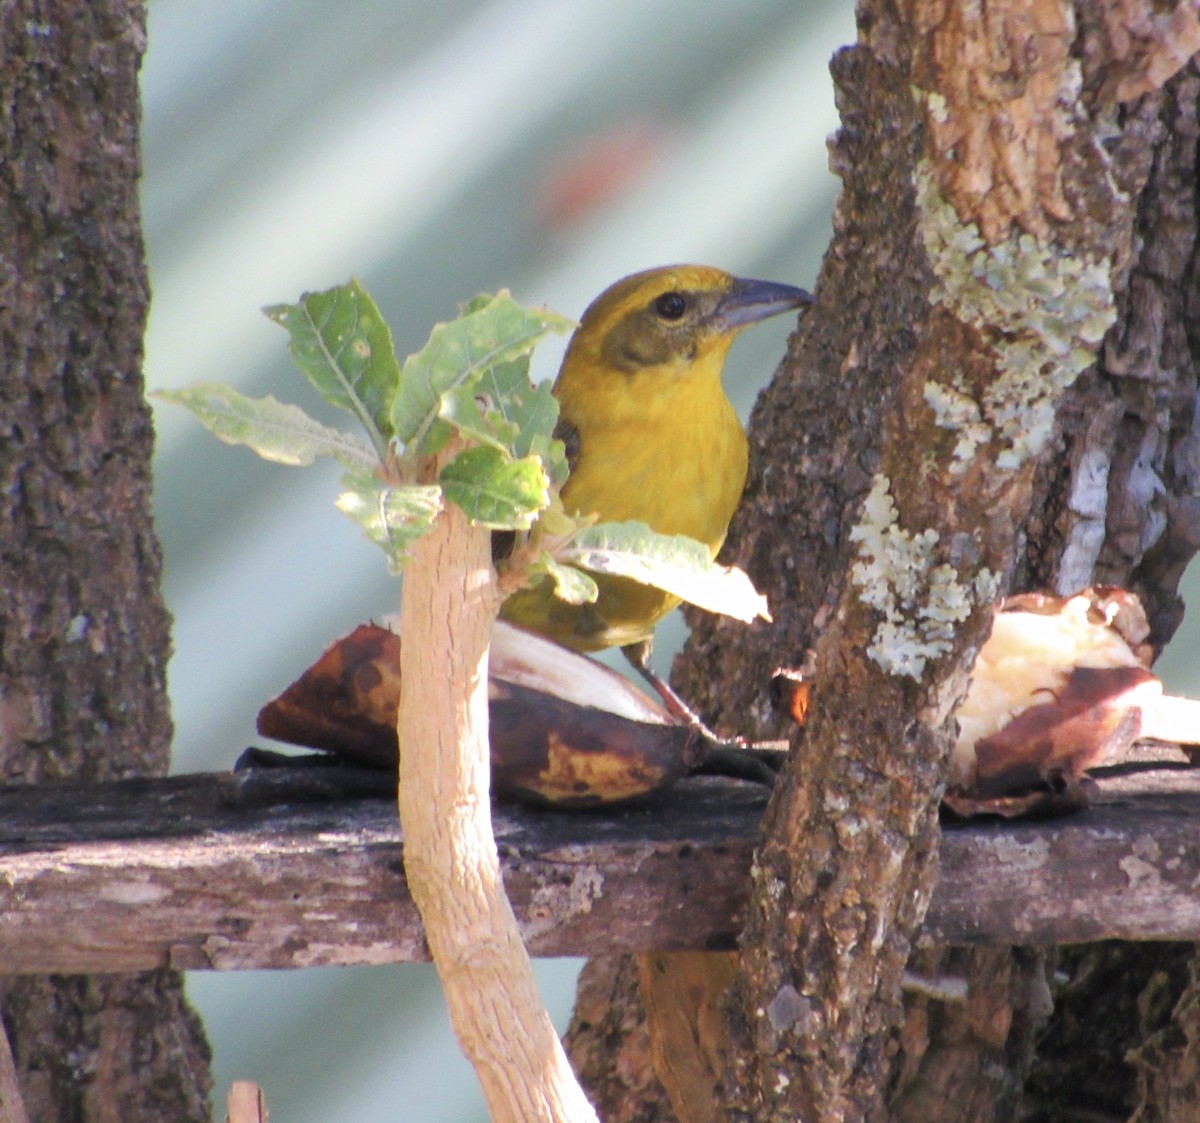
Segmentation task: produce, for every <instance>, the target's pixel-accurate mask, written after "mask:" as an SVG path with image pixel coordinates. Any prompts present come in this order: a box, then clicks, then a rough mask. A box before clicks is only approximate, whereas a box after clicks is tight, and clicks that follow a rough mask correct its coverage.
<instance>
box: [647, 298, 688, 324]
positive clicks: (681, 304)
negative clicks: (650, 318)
mask: <svg viewBox="0 0 1200 1123" xmlns="http://www.w3.org/2000/svg"><path fill="white" fill-rule="evenodd" d="M654 310H655V312H657V313H658V314H659V315H660V316H661V317H662V318H663V319H664V320H678V319H679V317H680V316H682V315H683V314H684V312H686V311H687V300H686V299H684V296H683V294H682V293H678V292H664V293H663V294H662V296H660V297H659V298H658V299H657V300H656V301H655V302H654Z"/></svg>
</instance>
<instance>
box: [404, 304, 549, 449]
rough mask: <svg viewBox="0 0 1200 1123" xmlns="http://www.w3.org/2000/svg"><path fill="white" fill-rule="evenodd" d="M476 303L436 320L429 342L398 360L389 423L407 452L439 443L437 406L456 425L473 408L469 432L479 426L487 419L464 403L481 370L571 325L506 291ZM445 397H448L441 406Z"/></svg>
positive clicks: (442, 433)
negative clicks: (475, 415)
mask: <svg viewBox="0 0 1200 1123" xmlns="http://www.w3.org/2000/svg"><path fill="white" fill-rule="evenodd" d="M477 305H478V298H476V299H475V300H474V301H472V302H471V304H470V305H469V307H472V308H474V310H473V311H470V312H468V313H467V315H465V316H463V317H461V318H460V319H457V320H451V321H450V322H449V323H445V324H438V325H437V326H436V327H435V328H434V329H433V332H432V333H431V334H430V336H429V342H428V343H426V344H425V346H424V347H423V348H422V349H421V350H420V351H418V352H417V353H416V354H415V355H410V356H409V357H408V358H407V359H406V360H405V362H404V367H403V370H402V371H401V375H400V387H399V390H398V391H397V393H396V396H395V400H394V402H393V404H392V410H391V427H392V431H393V432H394V433H395V436H396V439H397V440H398V441H399V442H400V443H401V444H402V445H403V446H404V449H405V452H406V453H408V454H409V455H413V456H426V455H429V454H430V453H432V452H435V451H437V449H438V448H440V447H441V445H442V444H444V443H445V440H446V437H447V436H448V435H449V433H450V431H451V427H450V425H449V424H448V423H447V421H446V420H445V417H444V412H443V411H445V412H446V413H448V414H449V415H450V416H451V417H453V418H454V419H455V425H456V426H460V427H461V426H464V425H465V424H466V422H465V421H464V419H465V417H466V415H467V413H468V408H469V407H470V408H473V409H474V410H475V412H476V413H479V414H480V417H481V420H480V422H479V423H477V424H476V423H471V429H472V435H475V431H476V430H478V428H479V425H486V424H487V423H486V421H485V420H482V411H481V410H479V408H478V406H470V403H471V400H472V399H473V398H474V397H475V389H476V385H477V383H478V382H479V380H480V379H481V378H482V377H483V375H484V374H485V373H486V372H487V371H488V370H490V369H491V368H493V367H495V366H497V365H499V364H502V363H511V362H513V361H514V360H516V359H517V358H519V357H520V356H522V355H527V354H528V353H529V352H530V351H531V350H532V349H533V348H534V346H535V345H536V344H537V342H538V341H539V340H540V339H542V338H543V336H545V335H547V334H548V333H549V332H552V331H567V330H569V329H570V327H571V321H570V320H568V319H566V318H565V317H563V316H559V315H557V314H556V313H554V312H550V311H547V310H545V309H529V308H523V307H521V305H519V304H517V303H516V301H514V300H513V299H512V297H511V296H509V294H508V293H507V292H500V293H498V294H497V295H496V296H495V297H493V298H492V299H491V301H490V302H488V303H487V304H483V305H482V306H477ZM451 396H453V402H452V403H451V404H450V405H446V404H445V403H446V401H447V398H448V397H451ZM491 407H492V408H496V409H499V408H500V404H499V403H496V402H493V403H491ZM502 415H503V412H502Z"/></svg>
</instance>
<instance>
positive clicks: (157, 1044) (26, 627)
mask: <svg viewBox="0 0 1200 1123" xmlns="http://www.w3.org/2000/svg"><path fill="white" fill-rule="evenodd" d="M144 16H145V13H144V10H143V7H142V5H141V4H140V3H136V2H130V0H102V2H97V3H91V2H87V3H84V2H71V3H50V2H48V0H15V2H14V3H9V4H6V5H5V6H4V8H3V12H2V13H0V20H2V21H3V22H2V25H0V26H2V30H0V39H2V41H3V43H4V52H3V58H2V59H0V104H2V105H3V107H4V113H3V117H2V120H3V123H2V124H0V146H2V148H0V193H2V195H3V205H2V206H0V216H2V217H0V223H2V225H0V263H2V264H0V308H2V309H3V314H2V315H0V431H2V433H3V439H2V440H0V588H3V589H4V601H3V604H2V606H0V771H2V773H3V776H4V778H5V779H6V780H8V781H27V782H34V781H39V780H45V779H53V778H59V777H67V776H69V777H73V778H76V779H83V780H90V781H98V780H102V779H110V778H115V777H120V776H128V775H133V774H137V773H144V772H155V771H163V770H164V769H165V767H166V763H167V751H168V745H169V741H170V733H171V728H170V718H169V713H168V706H167V699H166V692H165V668H166V661H167V656H168V651H169V638H168V617H167V614H166V611H165V609H164V607H163V604H162V601H161V598H160V595H159V578H160V559H159V551H158V545H157V542H156V541H155V538H154V534H153V529H152V526H151V520H150V451H151V443H152V432H151V425H150V417H149V412H148V410H147V407H146V405H145V402H144V400H143V397H142V383H141V378H140V362H141V340H142V334H143V330H144V326H145V317H146V303H147V284H146V275H145V266H144V263H143V258H142V242H141V233H140V226H139V221H140V216H139V211H138V202H137V176H138V173H139V168H140V165H139V148H138V134H137V128H138V100H137V69H138V65H139V62H140V59H141V54H142V49H143V46H144V39H145V20H144ZM0 996H2V1009H3V1020H4V1025H5V1028H6V1029H7V1031H8V1034H9V1037H10V1040H11V1043H12V1051H13V1055H14V1060H15V1065H16V1070H17V1076H18V1079H19V1081H20V1084H21V1086H22V1089H23V1093H24V1097H25V1102H26V1107H27V1109H28V1112H29V1114H30V1116H31V1117H32V1118H35V1119H38V1120H46V1121H50V1120H64V1121H65V1120H79V1119H88V1120H102V1119H112V1120H117V1119H121V1120H125V1121H128V1120H137V1119H145V1120H152V1119H153V1120H159V1119H164V1118H170V1119H178V1120H187V1119H194V1120H197V1121H198V1120H206V1119H208V1117H209V1110H208V1102H207V1096H208V1076H207V1062H208V1048H207V1045H206V1043H205V1042H204V1039H203V1035H202V1032H201V1030H200V1028H199V1025H198V1022H197V1020H196V1018H195V1016H194V1015H193V1014H192V1013H191V1011H190V1010H189V1009H188V1008H187V1006H186V1003H185V1002H184V1000H183V996H182V990H181V980H180V977H179V976H178V975H177V974H175V973H174V972H168V971H162V972H151V973H148V974H146V975H142V976H136V977H135V976H117V977H90V978H89V977H66V978H62V977H48V978H21V979H9V980H5V981H4V982H3V984H2V985H0Z"/></svg>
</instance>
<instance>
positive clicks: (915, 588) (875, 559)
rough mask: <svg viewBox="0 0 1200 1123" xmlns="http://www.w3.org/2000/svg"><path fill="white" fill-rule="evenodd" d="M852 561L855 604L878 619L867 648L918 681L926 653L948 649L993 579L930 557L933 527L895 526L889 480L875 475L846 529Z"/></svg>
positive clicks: (892, 670)
mask: <svg viewBox="0 0 1200 1123" xmlns="http://www.w3.org/2000/svg"><path fill="white" fill-rule="evenodd" d="M850 539H851V541H852V542H857V543H858V561H856V562H855V563H854V565H853V566H852V567H851V570H850V576H851V580H852V581H853V583H854V585H855V587H856V588H857V589H858V591H859V597H860V598H861V600H862V602H863V603H864V604H865V605H867V606H868V607H870V608H873V609H874V610H875V611H876V612H878V613H879V614H880V615H881V616H882V617H883V619H882V620H880V622H879V624H878V625H877V627H876V628H875V631H874V634H873V635H872V637H871V644H870V646H868V648H867V654H868V655H869V656H870V657H871V659H873V660H874V661H875V662H876V663H877V664H879V666H881V667H882V668H883V669H884V670H885V671H887V672H888V674H893V675H901V676H906V677H908V678H913V679H918V678H920V677H921V675H922V674H923V673H924V671H925V667H926V665H927V664H928V662H929V661H930V660H931V659H934V658H937V657H938V656H940V655H945V654H946V653H947V652H949V651H950V648H951V645H952V643H953V640H954V628H955V625H957V624H959V623H961V622H962V621H963V620H965V619H966V618H967V617H968V616H969V615H970V613H971V610H972V608H973V607H974V606H975V605H976V604H977V603H979V601H980V600H982V599H986V600H989V601H990V600H992V599H993V598H994V597H995V595H996V590H997V588H998V586H999V579H998V577H997V576H996V575H995V574H993V573H991V571H989V570H987V569H984V570H981V571H980V573H979V575H978V576H977V577H976V578H975V579H974V580H968V581H964V580H963V579H962V578H961V577H960V575H959V572H958V570H957V569H956V568H955V567H954V566H953V565H950V564H949V563H947V562H939V561H938V560H937V545H938V535H937V532H936V531H934V530H931V529H926V530H922V531H919V532H916V533H914V532H912V531H908V530H905V529H903V528H902V527H901V526H900V524H899V519H898V514H897V511H896V504H895V502H894V501H893V499H892V496H891V483H890V481H889V480H888V478H887V477H886V476H884V475H882V474H877V475H876V476H875V480H874V482H873V483H872V485H871V490H870V492H869V493H868V495H867V499H866V502H865V503H864V505H863V514H862V518H861V519H860V520H859V523H858V526H856V527H855V528H854V529H853V530H852V531H851V532H850Z"/></svg>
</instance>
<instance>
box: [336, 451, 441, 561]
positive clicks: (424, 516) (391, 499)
mask: <svg viewBox="0 0 1200 1123" xmlns="http://www.w3.org/2000/svg"><path fill="white" fill-rule="evenodd" d="M342 487H343V488H344V489H345V490H344V491H343V492H342V494H341V495H339V496H338V497H337V501H336V502H337V508H338V510H339V511H341V512H342V513H343V514H344V515H347V516H349V517H350V518H352V519H353V520H354V521H355V522H356V523H358V524H359V526H361V527H362V528H363V530H365V531H366V534H367V537H368V538H369V539H370V540H371V541H372V542H374V543H375V545H377V546H381V547H382V548H383V550H384V552H385V553H386V554H387V556H388V568H390V569H391V571H392V572H393V573H396V572H399V570H400V569H401V568H402V567H403V565H404V563H405V561H406V560H407V558H408V551H409V549H410V548H411V547H412V545H413V543H414V542H416V541H417V539H419V538H420V537H421V536H422V535H424V534H425V533H426V532H428V530H429V529H430V527H432V526H433V520H434V519H435V518H437V515H438V512H439V511H440V510H441V509H442V489H441V488H440V487H438V486H437V485H436V484H426V485H420V484H406V485H400V486H392V485H389V484H385V483H382V482H381V481H380V480H379V479H378V477H376V476H373V475H368V474H365V473H358V472H347V473H346V474H345V475H344V476H343V477H342Z"/></svg>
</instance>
